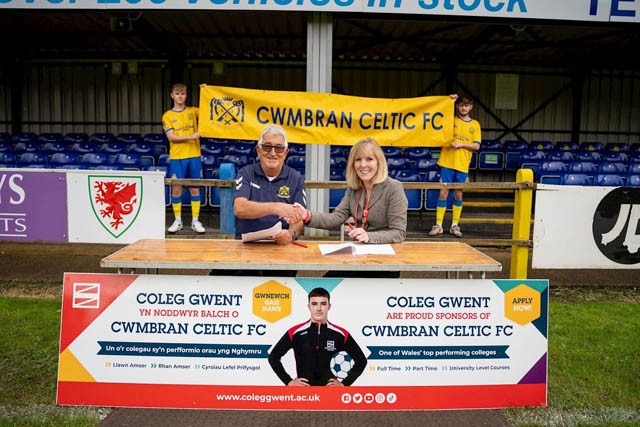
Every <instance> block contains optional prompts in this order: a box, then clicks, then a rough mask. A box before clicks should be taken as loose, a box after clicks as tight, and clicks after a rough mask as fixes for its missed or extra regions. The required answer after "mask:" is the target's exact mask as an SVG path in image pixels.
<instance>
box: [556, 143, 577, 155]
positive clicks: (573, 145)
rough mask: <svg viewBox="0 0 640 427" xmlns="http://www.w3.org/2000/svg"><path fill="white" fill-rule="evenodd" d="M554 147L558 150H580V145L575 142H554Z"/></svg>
mask: <svg viewBox="0 0 640 427" xmlns="http://www.w3.org/2000/svg"><path fill="white" fill-rule="evenodd" d="M555 149H556V150H558V151H571V152H572V153H577V152H578V151H580V146H579V145H578V144H577V143H576V142H571V141H569V142H563V141H559V142H556V146H555Z"/></svg>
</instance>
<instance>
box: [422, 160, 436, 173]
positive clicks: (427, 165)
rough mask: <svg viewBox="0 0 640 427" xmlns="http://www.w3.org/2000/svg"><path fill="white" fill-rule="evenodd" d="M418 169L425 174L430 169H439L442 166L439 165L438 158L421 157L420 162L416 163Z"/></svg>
mask: <svg viewBox="0 0 640 427" xmlns="http://www.w3.org/2000/svg"><path fill="white" fill-rule="evenodd" d="M416 169H417V170H418V172H420V173H422V174H424V173H426V172H429V171H439V170H440V167H439V166H438V160H437V159H420V160H418V163H416Z"/></svg>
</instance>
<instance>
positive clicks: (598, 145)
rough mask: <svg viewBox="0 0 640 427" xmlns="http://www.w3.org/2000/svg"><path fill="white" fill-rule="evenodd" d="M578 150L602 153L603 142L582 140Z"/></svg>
mask: <svg viewBox="0 0 640 427" xmlns="http://www.w3.org/2000/svg"><path fill="white" fill-rule="evenodd" d="M580 151H595V152H597V153H602V152H603V151H604V144H603V143H602V142H583V143H582V144H581V145H580Z"/></svg>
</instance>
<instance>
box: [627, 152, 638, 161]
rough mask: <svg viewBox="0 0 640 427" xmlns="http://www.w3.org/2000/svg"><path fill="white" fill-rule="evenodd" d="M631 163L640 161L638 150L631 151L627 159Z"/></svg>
mask: <svg viewBox="0 0 640 427" xmlns="http://www.w3.org/2000/svg"><path fill="white" fill-rule="evenodd" d="M629 161H630V162H631V163H640V151H633V152H631V157H630V159H629Z"/></svg>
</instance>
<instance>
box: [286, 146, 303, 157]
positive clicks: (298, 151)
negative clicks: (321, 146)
mask: <svg viewBox="0 0 640 427" xmlns="http://www.w3.org/2000/svg"><path fill="white" fill-rule="evenodd" d="M306 152H307V146H306V145H305V144H289V155H290V156H304V155H305V154H306Z"/></svg>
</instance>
